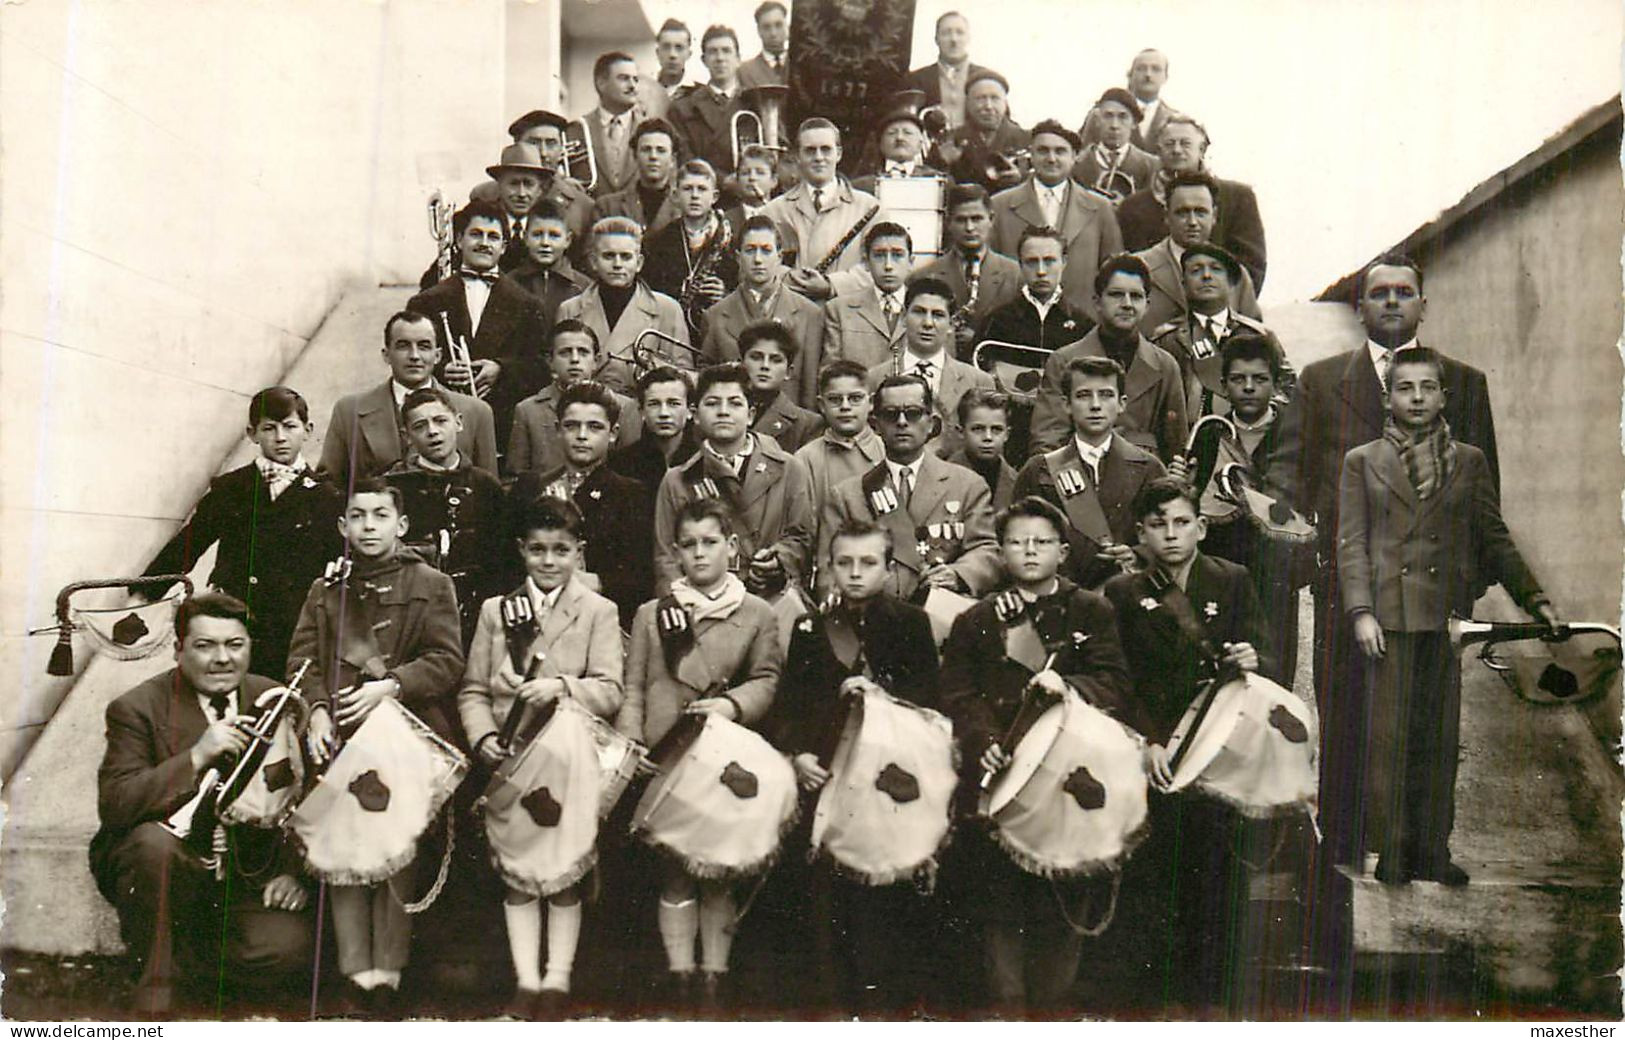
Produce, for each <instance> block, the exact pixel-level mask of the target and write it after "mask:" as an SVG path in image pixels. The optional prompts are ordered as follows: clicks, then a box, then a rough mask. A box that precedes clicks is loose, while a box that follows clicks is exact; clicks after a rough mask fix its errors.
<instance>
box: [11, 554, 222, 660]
mask: <svg viewBox="0 0 1625 1040" xmlns="http://www.w3.org/2000/svg"><path fill="white" fill-rule="evenodd" d="M176 582H180V583H181V585H182V586H184V587H185V590H186V591H185V594H184V596H183V597H182V598H183V599H190V598H191V596H192V579H191V577H189V576H188V575H185V574H148V575H142V576H141V577H139V578H91V579H89V580H87V581H75V582H70V583H68V584H67V585H64V586H62V588H61V589H60V590H59V591H58V592H57V594H56V624H54V625H47V626H46V627H44V628H31V629H29V630H28V634H29V635H31V636H40V635H44V634H45V633H47V632H55V633H56V646H54V647H52V648H51V656H50V659H49V660H47V661H46V662H45V674H46V675H53V676H57V677H62V676H68V675H72V674H73V634H74V633H75V632H77V631H79V624H78V623H76V622H75V621H74V620H73V613H72V608H73V594H74V593H75V592H83V591H84V590H86V589H116V588H126V589H129V590H130V591H132V592H135V591H137V590H140V589H147V590H154V589H156V590H158V591H153V592H151V593H150V594H144V598H148V599H156V598H157V597H158V596H159V595H161V594H162V590H163V589H167V588H169V586H171V585H173V584H175V583H176ZM86 628H87V629H88V628H89V626H88V625H87V626H86Z"/></svg>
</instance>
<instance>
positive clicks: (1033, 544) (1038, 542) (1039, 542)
mask: <svg viewBox="0 0 1625 1040" xmlns="http://www.w3.org/2000/svg"><path fill="white" fill-rule="evenodd" d="M1060 544H1061V540H1060V539H1059V538H1006V539H1005V540H1004V546H1005V548H1007V549H1053V548H1055V547H1056V546H1057V545H1060Z"/></svg>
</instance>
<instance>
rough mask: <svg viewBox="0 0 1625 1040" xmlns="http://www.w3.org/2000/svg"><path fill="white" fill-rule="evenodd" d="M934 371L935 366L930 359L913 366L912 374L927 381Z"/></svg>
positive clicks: (935, 369) (929, 380)
mask: <svg viewBox="0 0 1625 1040" xmlns="http://www.w3.org/2000/svg"><path fill="white" fill-rule="evenodd" d="M936 371H937V366H936V365H935V364H934V363H933V362H930V361H922V362H920V363H919V364H917V365H915V366H914V374H915V375H917V376H919V377H920V378H921V379H923V380H925V381H926V382H927V383H929V382H931V377H932V375H934V374H935V373H936Z"/></svg>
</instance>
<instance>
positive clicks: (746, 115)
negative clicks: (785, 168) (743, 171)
mask: <svg viewBox="0 0 1625 1040" xmlns="http://www.w3.org/2000/svg"><path fill="white" fill-rule="evenodd" d="M789 96H790V88H789V87H787V86H784V85H783V84H780V83H767V84H764V85H762V86H760V87H751V88H750V89H749V90H745V91H741V92H740V94H739V104H740V108H739V111H737V112H735V113H734V114H733V118H731V119H730V120H728V131H729V133H728V137H729V140H730V141H732V142H733V160H734V169H736V170H737V169H739V160H740V157H741V156H743V155H744V154H745V149H746V148H749V147H750V146H751V145H753V144H755V145H761V146H762V147H763V148H769V149H772V150H773V151H774V152H782V151H783V150H784V145H782V144H780V143H779V142H780V141H782V140H783V139H784V128H783V122H784V118H783V117H784V102H785V99H786V98H788V97H789Z"/></svg>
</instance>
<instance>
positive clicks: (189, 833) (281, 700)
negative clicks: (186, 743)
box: [159, 661, 310, 855]
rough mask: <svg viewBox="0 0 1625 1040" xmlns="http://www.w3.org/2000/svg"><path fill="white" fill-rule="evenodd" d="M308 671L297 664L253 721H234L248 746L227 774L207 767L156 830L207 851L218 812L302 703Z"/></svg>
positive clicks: (238, 790)
mask: <svg viewBox="0 0 1625 1040" xmlns="http://www.w3.org/2000/svg"><path fill="white" fill-rule="evenodd" d="M309 668H310V662H309V661H306V662H305V663H304V664H302V665H300V666H299V671H298V672H296V673H294V677H293V679H292V680H291V681H290V682H289V683H288V685H286V686H284V687H283V688H282V689H281V690H280V691H277V696H276V698H275V699H273V700H272V701H271V703H270V704H269V705H267V706H266V707H265V709H264V710H263V711H261V712H260V714H259V717H258V718H256V719H255V720H254V721H253V722H250V723H244V722H242V721H238V722H237V727H238V728H239V729H241V730H242V731H243V732H244V733H246V734H247V735H248V745H247V746H246V747H244V748H243V750H242V752H241V753H240V754H238V755H237V760H236V764H235V765H234V766H233V767H232V770H231V772H230V774H227V775H224V776H223V775H222V772H221V768H220V766H218V765H213V766H210V767H209V769H208V770H207V771H206V772H205V773H204V774H203V778H202V780H200V781H199V782H198V789H197V794H195V795H193V796H192V797H191V798H190V799H188V800H187V801H186V803H185V804H184V805H182V806H181V807H180V808H178V809H176V810H175V811H174V812H172V813H170V814H169V817H168V819H165V820H163V821H161V822H160V823H159V826H160V827H162V828H163V829H164V830H166V831H168V832H169V833H170V834H173V835H174V836H175V837H176V838H178V839H180V840H181V841H183V842H186V843H187V844H189V845H191V846H192V847H193V849H194V850H196V851H198V852H200V853H202V854H205V855H206V854H207V853H208V852H209V851H210V849H209V844H210V843H211V842H212V840H213V837H214V825H215V822H216V821H217V820H218V819H219V817H220V813H221V812H222V811H223V810H225V809H226V808H227V807H229V806H230V805H231V803H232V801H233V800H235V799H236V797H237V796H238V795H240V794H242V793H243V788H245V787H247V786H248V780H249V778H250V777H252V776H253V775H254V773H255V771H256V770H258V769H259V767H260V765H261V764H262V763H263V762H264V761H265V753H266V752H267V751H269V750H270V749H271V740H272V738H273V737H274V736H275V735H276V730H277V726H279V725H281V723H282V720H283V719H284V718H286V717H287V713H288V711H289V709H290V708H292V707H295V706H297V705H300V704H303V702H302V701H301V700H300V699H299V693H298V688H299V684H300V683H301V682H303V681H304V678H305V671H306V670H307V669H309ZM239 692H241V691H239Z"/></svg>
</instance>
